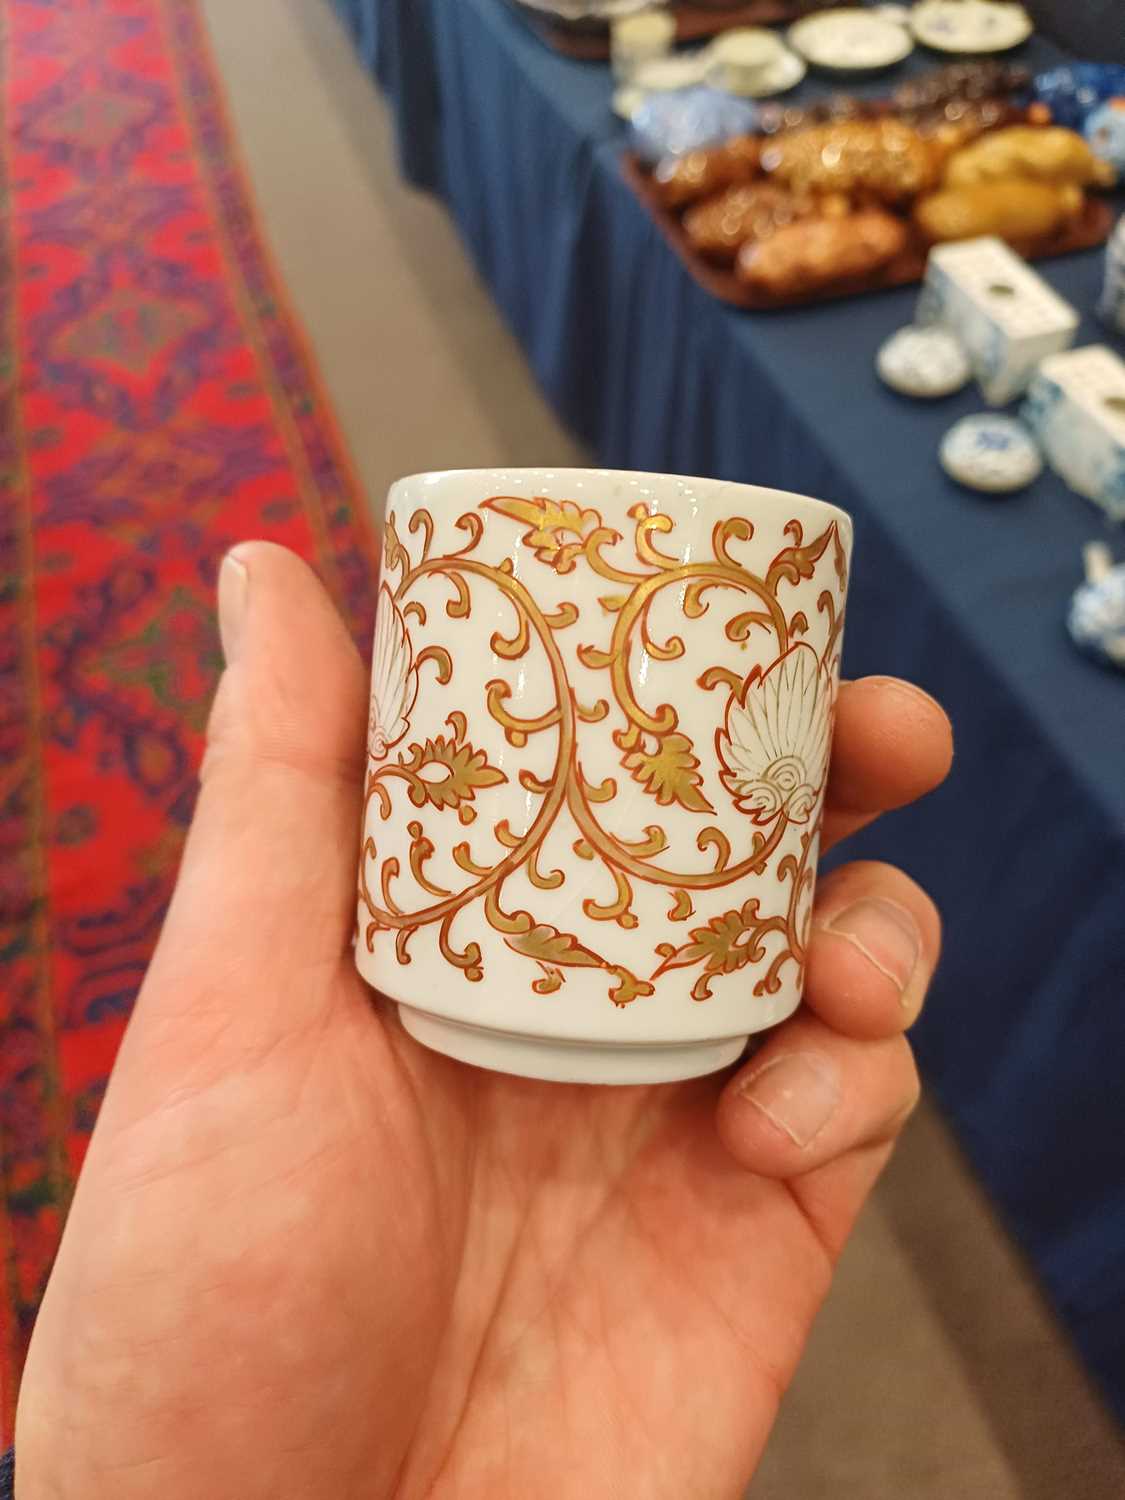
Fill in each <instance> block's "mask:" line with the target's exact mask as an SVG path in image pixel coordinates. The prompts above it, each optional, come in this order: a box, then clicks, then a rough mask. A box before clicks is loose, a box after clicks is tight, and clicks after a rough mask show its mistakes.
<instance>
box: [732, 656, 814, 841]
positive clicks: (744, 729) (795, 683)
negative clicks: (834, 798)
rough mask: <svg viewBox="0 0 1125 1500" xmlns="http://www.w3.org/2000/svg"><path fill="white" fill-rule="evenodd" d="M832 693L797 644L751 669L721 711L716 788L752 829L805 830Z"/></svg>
mask: <svg viewBox="0 0 1125 1500" xmlns="http://www.w3.org/2000/svg"><path fill="white" fill-rule="evenodd" d="M831 705H832V689H831V683H830V681H829V678H828V675H827V673H826V672H825V671H824V669H823V668H822V666H821V664H820V658H819V657H818V656H817V654H816V652H815V651H814V650H813V648H812V647H811V646H809V645H806V644H804V643H803V642H801V643H798V644H797V645H796V646H791V647H790V649H789V650H788V651H787V652H786V653H785V655H784V656H780V657H778V659H777V661H775V662H774V663H773V664H772V665H771V666H769V667H767V668H766V670H765V671H764V672H762V671H761V670H760V669H759V668H755V670H754V671H753V672H751V674H750V676H749V677H747V679H746V681H745V682H744V683H743V685H742V692H741V693H740V694H738V695H737V696H732V697H731V700H730V702H729V703H728V704H727V721H726V727H725V729H723V730H720V732H719V736H718V750H719V759H720V760H721V762H722V764H723V770H722V772H721V773H720V776H721V780H722V783H723V785H724V786H725V787H726V789H727V791H728V792H729V793H730V794H731V796H732V797H733V798H734V801H735V806H736V807H737V808H738V809H739V811H740V812H744V813H749V815H750V817H751V818H752V819H753V820H754V822H755V823H770V822H772V821H773V820H774V819H775V818H776V817H778V816H779V815H780V814H782V813H784V815H785V817H786V818H787V819H788V820H789V822H791V823H807V822H808V821H809V819H810V818H811V817H812V815H813V812H814V810H815V809H816V806H817V802H818V800H819V798H820V793H821V791H822V790H823V788H824V783H825V780H826V778H827V774H828V752H829V746H830V739H831V735H830V724H829V721H830V717H831V714H830V710H831Z"/></svg>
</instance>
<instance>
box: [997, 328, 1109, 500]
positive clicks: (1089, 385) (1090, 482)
mask: <svg viewBox="0 0 1125 1500" xmlns="http://www.w3.org/2000/svg"><path fill="white" fill-rule="evenodd" d="M1022 415H1023V418H1024V420H1025V422H1027V424H1028V426H1029V427H1031V429H1032V430H1033V432H1034V433H1035V434H1036V436H1037V437H1038V439H1039V442H1040V445H1041V447H1042V449H1043V452H1044V454H1045V456H1046V458H1047V462H1048V463H1049V464H1050V465H1051V467H1052V468H1053V469H1054V470H1055V472H1056V473H1057V474H1058V475H1059V476H1060V478H1062V479H1064V480H1065V481H1066V483H1067V484H1068V485H1069V486H1070V488H1071V489H1072V490H1076V491H1077V492H1078V494H1080V495H1085V497H1086V498H1087V500H1092V501H1093V502H1094V504H1095V505H1099V506H1101V508H1102V510H1104V511H1105V512H1106V514H1107V515H1108V516H1110V517H1111V519H1113V520H1116V521H1122V520H1125V361H1123V360H1122V359H1121V358H1120V357H1119V356H1118V355H1116V354H1115V353H1114V352H1113V350H1112V349H1107V348H1106V346H1105V345H1104V344H1091V345H1089V346H1088V347H1086V348H1083V349H1072V350H1070V351H1069V352H1068V353H1066V354H1056V355H1054V356H1053V357H1052V358H1051V359H1046V360H1044V361H1043V363H1042V364H1041V365H1040V367H1039V370H1038V372H1037V374H1036V376H1035V379H1034V380H1033V381H1032V384H1031V389H1030V390H1029V391H1028V395H1027V400H1026V401H1025V402H1024V406H1023V412H1022Z"/></svg>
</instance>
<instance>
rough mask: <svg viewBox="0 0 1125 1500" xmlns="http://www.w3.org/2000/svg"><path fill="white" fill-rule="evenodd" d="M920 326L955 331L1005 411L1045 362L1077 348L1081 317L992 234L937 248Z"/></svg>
mask: <svg viewBox="0 0 1125 1500" xmlns="http://www.w3.org/2000/svg"><path fill="white" fill-rule="evenodd" d="M917 322H919V323H943V324H945V325H946V326H947V327H948V328H950V329H952V330H953V332H954V333H955V334H956V335H957V337H958V338H959V339H960V340H961V342H962V343H963V344H964V345H965V348H966V349H967V350H968V352H969V357H970V359H971V361H972V365H973V374H974V375H975V376H976V379H977V383H978V384H979V386H980V390H981V395H982V396H983V397H984V399H985V400H986V401H987V402H988V404H989V405H990V406H1005V405H1006V404H1007V403H1008V402H1009V401H1014V400H1015V399H1016V397H1017V396H1020V395H1022V394H1023V392H1024V391H1025V390H1026V389H1027V387H1028V385H1029V383H1030V381H1031V378H1032V376H1033V375H1034V373H1035V369H1036V366H1037V365H1038V364H1039V362H1040V361H1041V360H1043V359H1046V358H1047V357H1048V356H1049V355H1052V354H1058V353H1060V352H1061V351H1062V350H1064V349H1069V348H1070V346H1071V344H1072V343H1073V342H1074V337H1075V333H1076V332H1077V329H1078V314H1077V313H1076V312H1075V310H1074V308H1073V307H1071V305H1070V304H1069V303H1068V302H1065V301H1064V300H1063V298H1062V297H1060V296H1059V295H1058V293H1057V292H1055V291H1054V290H1053V289H1052V288H1051V287H1049V286H1048V285H1047V283H1046V282H1045V281H1044V280H1043V278H1042V277H1041V276H1039V275H1037V274H1036V272H1035V271H1033V270H1032V269H1031V267H1030V266H1029V265H1028V264H1027V262H1026V261H1025V260H1022V259H1021V258H1020V257H1019V256H1018V255H1017V254H1016V253H1015V251H1014V250H1012V249H1011V248H1010V247H1009V246H1007V245H1006V244H1004V242H1003V240H999V239H996V238H994V237H993V236H985V237H983V238H981V239H976V240H960V241H958V242H956V243H955V244H950V245H936V246H935V247H934V248H933V250H931V251H930V258H929V263H928V265H927V267H926V281H925V285H924V287H923V289H922V295H921V298H920V300H919V303H918V312H917Z"/></svg>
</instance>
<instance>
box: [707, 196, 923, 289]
mask: <svg viewBox="0 0 1125 1500" xmlns="http://www.w3.org/2000/svg"><path fill="white" fill-rule="evenodd" d="M906 243H907V227H906V225H905V224H904V223H903V222H902V220H901V219H896V218H895V217H894V216H893V215H891V214H888V213H883V212H881V211H880V210H877V209H873V210H869V211H868V212H865V213H858V214H852V215H851V216H850V217H848V218H843V219H828V218H822V219H813V220H809V221H807V222H805V223H802V224H791V225H789V226H788V227H787V228H785V229H779V230H778V231H777V233H776V234H774V235H772V236H771V237H770V238H769V239H766V240H761V241H758V242H751V243H749V244H747V245H744V246H743V248H742V250H741V251H740V252H739V256H738V263H737V268H736V269H737V274H738V278H739V280H740V281H741V282H742V283H743V284H744V285H745V286H748V287H751V288H753V289H754V290H755V291H758V292H765V293H768V294H769V295H771V296H775V297H793V296H799V295H802V294H804V293H807V292H813V291H817V290H818V289H819V288H821V287H823V286H828V285H830V284H831V283H832V282H834V281H839V280H842V279H844V278H846V277H854V276H869V275H870V274H871V273H872V272H873V271H877V270H879V269H880V267H882V266H885V265H886V264H887V263H888V261H891V260H893V259H894V258H895V256H896V255H898V254H899V253H900V252H901V251H902V250H903V249H904V248H905V246H906Z"/></svg>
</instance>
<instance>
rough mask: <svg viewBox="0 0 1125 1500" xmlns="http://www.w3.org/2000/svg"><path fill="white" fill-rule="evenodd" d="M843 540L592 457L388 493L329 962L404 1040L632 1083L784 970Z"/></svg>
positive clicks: (803, 859)
mask: <svg viewBox="0 0 1125 1500" xmlns="http://www.w3.org/2000/svg"><path fill="white" fill-rule="evenodd" d="M851 539H852V528H851V523H850V521H849V519H848V517H847V516H846V515H845V514H844V512H842V511H840V510H837V509H836V508H835V507H833V506H831V505H825V504H823V503H821V502H820V501H818V500H808V499H804V498H802V497H800V496H797V495H789V494H785V493H784V492H782V491H779V490H769V489H758V488H755V487H753V486H750V485H740V484H729V483H724V482H722V481H719V480H713V479H687V478H682V477H678V476H674V475H666V474H632V473H624V472H619V471H612V470H600V469H496V470H479V471H471V470H465V471H460V472H449V473H439V474H422V475H417V476H415V477H413V478H410V479H403V480H400V481H399V482H398V483H397V484H396V485H394V486H393V487H392V489H391V492H390V495H389V498H388V501H387V510H386V522H385V532H384V550H383V565H382V576H381V579H380V585H379V602H378V614H377V621H376V627H375V647H374V659H373V669H372V697H371V718H370V725H369V742H368V760H367V778H366V796H365V802H364V824H363V849H362V856H361V861H360V880H359V929H358V930H359V937H358V942H357V947H356V955H357V963H358V966H359V969H360V972H361V973H362V974H363V975H364V977H365V978H366V979H367V980H368V981H369V982H370V983H371V984H372V985H374V986H375V988H376V989H378V990H380V991H381V992H382V993H383V994H385V995H388V996H390V997H391V998H393V999H394V1000H396V1001H398V1002H399V1006H400V1012H401V1016H402V1021H403V1024H404V1025H405V1027H406V1029H407V1030H408V1031H409V1032H410V1033H411V1034H412V1035H413V1036H415V1037H416V1038H417V1039H418V1040H419V1041H421V1042H423V1043H425V1044H426V1045H427V1046H429V1047H432V1048H434V1049H436V1050H437V1051H439V1052H444V1053H448V1054H450V1055H452V1056H453V1057H457V1058H461V1059H463V1060H465V1061H467V1062H471V1063H475V1064H478V1065H479V1066H482V1067H488V1068H494V1069H498V1070H501V1071H504V1072H509V1073H517V1074H524V1075H527V1076H531V1077H537V1078H550V1079H560V1080H570V1081H577V1082H590V1083H651V1082H659V1081H664V1080H671V1079H677V1078H689V1077H693V1076H695V1075H698V1074H703V1073H708V1072H712V1071H714V1070H715V1069H718V1068H722V1067H725V1066H727V1065H728V1064H730V1063H733V1062H735V1061H736V1060H737V1058H738V1057H739V1055H740V1054H741V1053H742V1051H743V1049H744V1047H745V1045H746V1041H747V1038H748V1036H749V1035H750V1034H751V1033H752V1032H756V1031H760V1030H762V1029H763V1028H765V1027H768V1026H773V1025H774V1024H776V1023H777V1022H778V1021H781V1020H783V1019H784V1018H785V1017H786V1016H788V1015H789V1014H790V1013H791V1012H792V1011H793V1010H794V1009H795V1008H796V1006H797V1004H798V1002H799V1000H800V997H801V989H802V982H803V978H804V967H805V955H806V947H807V942H808V937H809V925H810V914H811V907H812V898H813V885H814V881H815V876H816V863H817V851H818V840H819V832H820V820H821V813H822V808H823V802H824V791H825V783H826V779H827V774H828V758H829V747H830V743H831V733H832V720H833V709H834V705H835V698H836V692H837V686H838V681H839V664H840V645H841V632H842V627H843V619H844V605H845V598H846V593H847V577H848V566H849V559H850V553H851Z"/></svg>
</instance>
